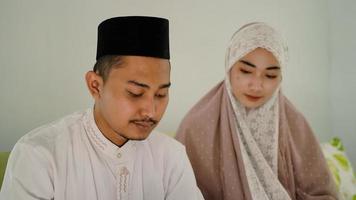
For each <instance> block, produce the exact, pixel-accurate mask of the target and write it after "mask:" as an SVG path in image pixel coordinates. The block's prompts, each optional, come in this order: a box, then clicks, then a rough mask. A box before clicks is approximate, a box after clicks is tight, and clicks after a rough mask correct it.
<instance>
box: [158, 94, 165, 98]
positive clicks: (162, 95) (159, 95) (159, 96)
mask: <svg viewBox="0 0 356 200" xmlns="http://www.w3.org/2000/svg"><path fill="white" fill-rule="evenodd" d="M166 96H167V94H156V97H158V98H164V97H166Z"/></svg>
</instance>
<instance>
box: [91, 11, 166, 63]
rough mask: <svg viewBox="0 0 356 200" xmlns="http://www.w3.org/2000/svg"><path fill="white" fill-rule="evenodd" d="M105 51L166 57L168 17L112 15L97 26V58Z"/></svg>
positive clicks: (108, 52)
mask: <svg viewBox="0 0 356 200" xmlns="http://www.w3.org/2000/svg"><path fill="white" fill-rule="evenodd" d="M105 55H135V56H148V57H157V58H164V59H169V23H168V20H167V19H164V18H158V17H145V16H127V17H114V18H110V19H107V20H105V21H103V22H101V23H100V24H99V26H98V46H97V52H96V59H97V60H98V59H99V58H100V57H102V56H105Z"/></svg>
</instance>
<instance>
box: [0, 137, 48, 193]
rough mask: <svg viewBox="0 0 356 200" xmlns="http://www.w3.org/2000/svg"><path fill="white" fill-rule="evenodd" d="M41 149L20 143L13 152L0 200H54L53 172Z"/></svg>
mask: <svg viewBox="0 0 356 200" xmlns="http://www.w3.org/2000/svg"><path fill="white" fill-rule="evenodd" d="M49 163H50V162H49V160H48V158H46V157H45V153H44V152H41V151H40V149H39V148H37V147H35V146H31V145H28V144H24V143H21V142H18V143H17V144H16V145H15V147H14V149H13V150H12V151H11V154H10V157H9V160H8V163H7V167H6V172H5V176H4V181H3V185H2V188H1V191H0V200H45V199H53V192H54V189H53V170H52V168H51V165H50V164H49Z"/></svg>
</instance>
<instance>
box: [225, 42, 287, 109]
mask: <svg viewBox="0 0 356 200" xmlns="http://www.w3.org/2000/svg"><path fill="white" fill-rule="evenodd" d="M230 80H231V87H232V90H233V94H234V96H235V98H236V99H237V100H239V102H240V103H241V104H243V105H244V106H246V107H247V108H256V107H259V106H261V105H262V104H264V103H266V102H267V101H268V100H269V99H270V98H271V97H272V95H273V93H274V92H275V91H276V89H277V88H278V86H279V84H280V82H281V80H282V74H281V69H280V66H279V63H278V61H277V59H276V58H275V57H274V56H273V54H272V53H271V52H269V51H267V50H266V49H263V48H257V49H255V50H253V51H252V52H250V53H248V54H247V55H245V56H244V57H242V58H241V59H240V60H238V61H237V62H236V63H235V64H234V66H233V67H232V68H231V71H230Z"/></svg>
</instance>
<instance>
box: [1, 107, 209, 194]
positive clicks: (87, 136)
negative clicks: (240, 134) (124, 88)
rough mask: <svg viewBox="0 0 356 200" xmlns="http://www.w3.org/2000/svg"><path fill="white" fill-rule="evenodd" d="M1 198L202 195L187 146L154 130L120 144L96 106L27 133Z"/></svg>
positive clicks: (11, 163)
mask: <svg viewBox="0 0 356 200" xmlns="http://www.w3.org/2000/svg"><path fill="white" fill-rule="evenodd" d="M0 199H1V200H22V199H24V200H32V199H36V200H39V199H41V200H42V199H54V200H94V199H95V200H96V199H101V200H114V199H117V200H126V199H133V200H141V199H146V200H160V199H166V200H173V199H176V200H183V199H184V200H186V199H192V200H193V199H203V197H202V195H201V192H200V190H199V189H198V187H197V185H196V181H195V177H194V174H193V170H192V167H191V165H190V162H189V160H188V157H187V155H186V152H185V148H184V146H183V145H181V144H180V143H178V142H177V141H175V140H174V139H173V138H170V137H168V136H166V135H164V134H160V133H158V132H155V131H153V132H152V133H151V134H150V136H149V137H148V138H147V139H146V140H143V141H128V142H127V143H126V144H125V145H124V146H122V147H121V148H119V147H117V146H116V145H114V144H113V143H111V142H110V141H109V140H108V139H107V138H105V137H104V136H103V134H102V133H101V132H100V131H99V129H98V127H97V126H96V124H95V121H94V117H93V111H92V109H89V110H87V111H86V112H78V113H74V114H72V115H69V116H67V117H65V118H63V119H60V120H58V121H56V122H53V123H51V124H48V125H45V126H42V127H40V128H37V129H35V130H33V131H31V132H30V133H28V134H26V135H25V136H23V137H22V138H21V139H20V140H19V141H18V142H17V143H16V145H15V147H14V149H13V150H12V152H11V155H10V158H9V161H8V165H7V169H6V173H5V177H4V182H3V185H2V188H1V192H0Z"/></svg>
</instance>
